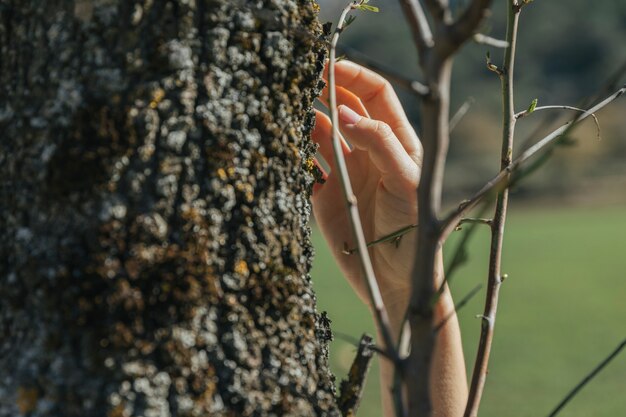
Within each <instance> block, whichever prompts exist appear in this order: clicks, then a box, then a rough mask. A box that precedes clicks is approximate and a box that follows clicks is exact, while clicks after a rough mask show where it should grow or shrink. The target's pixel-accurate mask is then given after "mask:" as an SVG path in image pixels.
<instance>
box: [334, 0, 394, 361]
mask: <svg viewBox="0 0 626 417" xmlns="http://www.w3.org/2000/svg"><path fill="white" fill-rule="evenodd" d="M360 4H361V2H360V1H355V2H351V3H350V4H349V5H348V6H346V7H345V8H344V10H343V12H342V13H341V17H340V18H339V23H338V24H337V30H336V31H335V34H334V35H333V39H332V42H331V47H330V62H329V64H328V83H329V91H330V109H331V120H332V125H333V130H332V142H333V150H334V156H335V164H336V166H337V170H338V172H339V177H340V180H341V184H342V189H343V192H344V198H345V200H346V203H347V205H348V217H349V219H350V225H351V226H352V233H353V235H354V240H355V241H356V243H357V247H358V248H359V251H358V253H359V260H360V262H361V267H362V269H363V273H364V274H365V281H366V283H367V288H368V292H369V295H370V301H371V303H372V307H373V308H374V312H375V318H376V322H377V324H378V326H379V328H380V331H381V334H382V336H383V339H384V342H385V346H386V348H387V349H388V350H389V352H390V356H392V357H394V358H397V353H396V352H395V344H394V342H393V337H392V336H391V334H392V333H391V325H390V323H389V316H388V314H387V309H386V308H385V304H384V303H383V298H382V295H381V293H380V288H379V287H378V282H377V281H376V276H375V275H374V269H373V267H372V261H371V260H370V257H369V253H368V251H367V244H366V243H365V236H364V234H363V226H362V224H361V218H360V216H359V209H358V206H357V199H356V196H355V195H354V192H353V191H352V185H351V184H350V177H349V175H348V168H347V167H346V161H345V159H344V156H343V150H342V148H341V141H340V135H339V130H338V127H337V126H339V121H338V119H339V114H338V110H337V90H336V81H335V61H336V58H337V57H336V55H337V53H336V50H337V43H338V42H339V35H340V34H341V31H342V30H343V28H344V24H345V21H346V17H347V16H348V13H350V11H352V10H353V9H355V8H356V7H357V6H359V5H360Z"/></svg>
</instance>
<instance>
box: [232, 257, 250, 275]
mask: <svg viewBox="0 0 626 417" xmlns="http://www.w3.org/2000/svg"><path fill="white" fill-rule="evenodd" d="M235 272H236V273H238V274H240V275H245V276H248V274H249V273H250V271H249V270H248V264H247V263H246V261H244V260H240V261H237V263H236V264H235Z"/></svg>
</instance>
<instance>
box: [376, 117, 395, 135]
mask: <svg viewBox="0 0 626 417" xmlns="http://www.w3.org/2000/svg"><path fill="white" fill-rule="evenodd" d="M374 134H375V135H376V136H378V137H379V138H381V139H389V138H391V137H393V129H391V126H389V125H388V124H387V123H385V122H381V121H377V122H376V123H375V125H374Z"/></svg>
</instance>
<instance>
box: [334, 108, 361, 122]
mask: <svg viewBox="0 0 626 417" xmlns="http://www.w3.org/2000/svg"><path fill="white" fill-rule="evenodd" d="M339 117H340V118H341V121H342V122H344V123H345V124H348V125H355V124H357V123H359V122H360V121H361V119H362V118H363V117H362V116H361V115H360V114H358V113H357V112H355V111H354V110H352V109H351V108H350V107H348V106H339Z"/></svg>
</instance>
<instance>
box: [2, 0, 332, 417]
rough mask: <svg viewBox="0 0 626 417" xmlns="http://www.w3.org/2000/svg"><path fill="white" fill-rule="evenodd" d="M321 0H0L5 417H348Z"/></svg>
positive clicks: (3, 376)
mask: <svg viewBox="0 0 626 417" xmlns="http://www.w3.org/2000/svg"><path fill="white" fill-rule="evenodd" d="M316 9H317V6H316V5H315V4H314V3H313V1H312V0H263V1H256V0H254V1H253V0H249V1H245V0H239V1H230V0H170V1H158V0H141V1H140V0H132V1H131V0H128V1H126V0H124V1H122V0H75V1H70V0H56V1H39V0H2V1H1V2H0V131H1V132H2V139H1V140H0V238H1V241H0V416H2V417H5V416H20V415H23V416H32V417H44V416H46V417H47V416H81V417H89V416H94V417H95V416H97V417H100V416H107V417H130V416H146V417H154V416H159V417H160V416H164V417H166V416H263V415H275V416H323V415H329V416H336V415H338V414H339V413H338V411H337V406H336V400H335V398H334V380H333V376H332V375H331V373H330V371H329V368H328V358H327V353H328V350H327V345H328V342H329V340H330V338H331V334H330V329H329V325H328V320H327V319H326V318H325V316H324V315H321V314H319V313H318V312H317V311H316V301H315V295H314V293H313V291H312V288H311V281H310V276H309V270H310V267H311V258H312V255H313V250H312V247H311V243H310V231H309V229H308V226H307V221H308V218H309V216H310V204H309V200H308V197H309V194H310V192H311V188H312V184H313V181H314V179H313V173H312V172H311V171H312V168H311V167H312V166H313V163H312V158H313V156H314V152H315V147H314V145H313V144H312V142H311V141H310V132H311V129H312V126H313V124H314V115H313V111H312V104H313V100H314V98H315V97H316V96H317V95H318V94H319V93H320V88H321V81H320V74H321V71H322V68H323V60H324V56H325V52H324V43H323V42H322V41H321V39H322V37H323V34H322V31H321V28H320V26H319V24H318V21H317V15H316V13H317V10H316Z"/></svg>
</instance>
